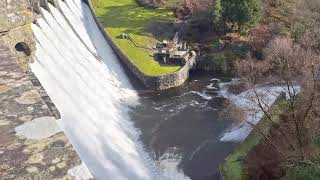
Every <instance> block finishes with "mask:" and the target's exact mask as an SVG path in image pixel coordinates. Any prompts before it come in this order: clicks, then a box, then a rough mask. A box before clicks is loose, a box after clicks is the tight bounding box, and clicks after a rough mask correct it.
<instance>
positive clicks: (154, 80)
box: [86, 0, 197, 90]
mask: <svg viewBox="0 0 320 180" xmlns="http://www.w3.org/2000/svg"><path fill="white" fill-rule="evenodd" d="M86 3H87V4H88V5H89V7H90V9H91V12H92V14H93V15H94V19H95V21H96V23H97V25H98V27H99V29H100V31H101V32H102V33H103V34H104V36H105V38H106V39H107V41H108V42H109V44H110V46H111V47H112V49H113V50H114V52H115V53H116V55H117V56H118V58H119V59H120V61H121V62H122V64H124V65H125V66H126V67H127V68H128V69H129V70H130V71H131V72H132V73H133V74H134V75H135V76H136V77H137V78H138V79H139V80H140V81H141V82H142V83H143V84H144V85H145V87H147V88H148V89H154V90H165V89H170V88H173V87H178V86H180V85H182V84H183V83H184V82H185V81H186V80H187V79H188V78H189V72H190V70H191V69H192V68H193V66H194V65H195V63H196V58H197V56H196V53H195V52H192V55H191V57H190V59H189V60H188V61H187V63H186V64H185V65H183V66H182V67H181V68H180V69H179V70H178V71H176V72H173V73H170V74H165V75H161V76H150V75H147V74H144V73H143V72H142V71H141V70H140V69H139V68H138V67H137V65H136V64H134V63H133V61H132V60H130V58H129V57H128V56H127V55H126V54H125V53H124V52H123V51H122V50H121V48H120V47H119V46H118V45H117V44H116V43H115V42H114V41H113V40H112V38H111V36H110V35H109V34H108V32H107V31H105V30H104V27H103V26H102V24H101V23H100V22H99V20H98V18H97V17H96V16H95V11H94V8H93V6H92V3H91V2H90V0H87V1H86Z"/></svg>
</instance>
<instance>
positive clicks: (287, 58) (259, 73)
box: [235, 37, 320, 162]
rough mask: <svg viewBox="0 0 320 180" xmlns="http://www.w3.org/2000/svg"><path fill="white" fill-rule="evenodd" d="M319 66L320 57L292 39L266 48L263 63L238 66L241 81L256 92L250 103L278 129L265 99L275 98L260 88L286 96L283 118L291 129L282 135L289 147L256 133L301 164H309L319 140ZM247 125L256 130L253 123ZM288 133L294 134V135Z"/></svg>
mask: <svg viewBox="0 0 320 180" xmlns="http://www.w3.org/2000/svg"><path fill="white" fill-rule="evenodd" d="M319 65H320V59H319V56H318V55H317V54H315V53H314V52H313V51H312V50H311V49H306V48H302V47H301V46H299V45H297V44H295V43H294V42H293V41H292V40H291V39H288V38H281V37H277V38H275V39H274V40H273V41H272V42H271V43H270V44H269V46H268V47H267V48H266V51H265V59H264V60H256V59H253V58H250V57H249V58H247V59H245V60H241V61H239V62H237V63H236V65H235V67H236V69H237V72H238V75H239V77H241V80H242V81H244V82H246V83H248V84H249V86H250V88H251V90H252V91H253V96H252V97H250V100H251V101H252V102H254V103H255V104H256V106H257V107H258V109H257V110H258V111H260V112H262V113H263V115H264V117H265V118H266V119H268V121H270V123H272V124H273V125H275V126H279V122H278V121H277V120H276V119H275V116H273V115H272V110H271V107H270V105H269V104H268V103H267V102H266V100H265V99H266V96H269V95H273V94H266V93H259V91H258V90H257V84H261V83H268V84H270V83H272V84H276V85H281V86H282V87H283V91H284V92H286V95H287V101H288V108H287V109H286V112H285V114H286V116H283V117H282V118H284V117H285V121H286V122H288V123H291V124H292V126H291V125H290V126H289V125H287V124H286V125H287V128H284V129H282V130H281V131H280V132H279V133H281V134H282V138H283V139H284V141H283V142H285V143H286V146H284V145H283V144H281V145H279V144H277V143H274V142H273V141H272V140H271V139H270V138H269V137H268V136H267V135H266V134H264V132H263V130H260V129H257V130H258V131H259V133H261V134H262V135H263V137H264V138H265V139H266V141H267V142H269V143H270V144H271V145H272V146H273V147H274V148H275V149H276V150H277V151H278V152H279V153H280V154H282V155H283V156H285V157H284V158H286V159H290V160H292V158H293V159H296V161H299V162H301V161H305V160H307V159H308V157H309V156H310V155H311V154H310V153H308V152H310V147H311V146H312V141H313V140H314V139H315V138H317V137H318V136H319V132H317V129H316V128H318V127H319V117H320V114H319V113H318V111H317V108H319V106H320V95H319V93H320V85H319V84H320V82H319V80H318V79H317V78H318V77H317V76H318V74H319ZM300 90H301V91H300ZM267 93H268V92H267ZM270 93H272V92H270ZM248 123H249V124H251V125H252V126H255V124H253V123H251V122H248ZM289 132H292V133H291V134H292V135H290V133H289ZM284 147H285V148H284ZM288 151H291V152H292V153H288ZM306 151H307V152H306ZM289 156H295V157H289Z"/></svg>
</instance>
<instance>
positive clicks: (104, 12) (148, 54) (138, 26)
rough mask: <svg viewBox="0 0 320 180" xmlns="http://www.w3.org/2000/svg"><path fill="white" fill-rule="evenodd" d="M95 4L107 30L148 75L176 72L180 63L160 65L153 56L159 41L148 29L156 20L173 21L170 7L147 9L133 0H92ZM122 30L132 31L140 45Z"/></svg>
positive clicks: (97, 13) (132, 35) (130, 32)
mask: <svg viewBox="0 0 320 180" xmlns="http://www.w3.org/2000/svg"><path fill="white" fill-rule="evenodd" d="M92 4H93V7H94V9H95V12H96V15H97V17H98V19H99V20H100V22H101V23H102V24H103V26H104V27H105V31H106V32H107V33H108V34H109V35H110V36H111V38H112V39H113V41H114V42H115V43H116V44H117V45H118V46H119V47H120V49H121V50H122V51H123V52H124V53H125V54H126V55H127V56H128V57H129V58H130V59H131V60H132V62H133V63H134V64H136V65H137V67H138V68H139V69H140V70H141V71H142V72H143V73H145V74H147V75H151V76H156V75H163V74H167V73H172V72H175V71H177V70H178V69H179V68H180V66H171V65H164V64H160V63H159V62H157V61H155V60H154V59H153V57H152V55H153V51H152V50H150V49H148V48H152V47H153V46H154V45H156V43H157V42H158V40H157V39H156V38H155V37H154V36H152V35H151V34H150V33H148V32H147V29H148V28H149V26H150V25H151V23H153V22H163V21H165V22H167V21H170V20H173V14H172V11H170V10H168V9H146V8H143V7H139V6H138V5H137V4H136V3H135V1H134V0H92ZM121 33H127V34H129V35H130V36H131V37H132V38H133V39H134V40H135V41H136V42H137V43H138V44H140V45H142V46H146V48H138V47H135V46H134V44H133V43H132V42H130V41H128V40H125V39H121V38H120V37H119V36H120V35H121Z"/></svg>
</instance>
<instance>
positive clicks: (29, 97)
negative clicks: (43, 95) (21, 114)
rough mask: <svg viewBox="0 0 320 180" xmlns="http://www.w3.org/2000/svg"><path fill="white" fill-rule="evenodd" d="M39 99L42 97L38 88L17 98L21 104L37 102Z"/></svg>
mask: <svg viewBox="0 0 320 180" xmlns="http://www.w3.org/2000/svg"><path fill="white" fill-rule="evenodd" d="M39 100H40V97H39V94H38V92H37V91H36V90H31V91H27V92H24V93H23V94H22V96H21V97H19V98H16V99H15V101H16V102H17V103H19V104H35V103H36V102H37V101H39Z"/></svg>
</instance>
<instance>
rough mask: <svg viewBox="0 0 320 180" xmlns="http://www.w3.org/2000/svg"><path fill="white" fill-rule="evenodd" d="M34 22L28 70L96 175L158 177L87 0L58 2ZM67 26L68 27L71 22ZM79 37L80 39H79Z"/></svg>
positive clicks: (117, 179) (132, 98) (128, 92)
mask: <svg viewBox="0 0 320 180" xmlns="http://www.w3.org/2000/svg"><path fill="white" fill-rule="evenodd" d="M59 5H60V7H61V10H58V9H56V8H55V7H53V6H51V5H49V6H50V11H51V13H49V12H48V11H46V10H44V9H42V10H43V13H44V14H43V15H44V17H43V18H41V19H39V20H38V21H37V24H33V25H32V30H33V32H34V34H35V38H36V42H37V51H36V61H35V62H34V63H33V64H31V69H32V71H33V72H34V73H35V75H36V76H37V77H38V79H39V80H40V82H41V83H42V85H43V87H44V88H45V89H46V91H47V93H48V95H49V96H50V97H51V99H52V101H53V102H54V103H55V105H56V106H57V108H58V109H59V111H60V113H61V120H60V121H59V125H60V126H61V127H62V128H63V130H64V132H65V133H66V135H67V136H68V138H69V139H70V142H71V143H72V144H73V146H74V147H75V149H76V151H77V153H78V154H79V156H80V158H81V159H82V160H83V161H84V163H85V164H86V165H87V166H88V168H89V169H90V171H91V172H92V174H93V175H94V176H95V178H97V179H112V180H125V179H139V180H140V179H141V180H149V179H159V177H156V174H157V173H156V170H155V165H154V164H155V163H154V162H153V160H151V158H149V155H148V153H146V152H145V151H144V148H143V146H142V144H141V143H140V142H139V131H138V130H137V129H136V128H135V127H134V126H133V123H132V122H131V121H130V118H129V115H128V111H129V109H128V106H132V105H135V104H137V103H139V99H138V96H137V94H136V92H135V91H134V90H133V88H132V86H131V84H130V82H129V80H128V78H127V76H126V74H125V73H124V71H123V69H122V68H121V66H120V64H119V63H118V60H117V58H116V56H115V55H114V53H113V52H112V50H111V48H110V47H109V45H108V43H107V42H106V41H105V39H104V37H103V36H102V34H101V32H100V31H99V30H98V27H97V25H96V24H95V22H94V20H93V17H92V15H91V13H90V9H89V8H88V7H87V5H85V4H82V3H81V2H80V1H79V2H74V1H72V0H66V2H62V1H59ZM70 25H71V26H70ZM80 38H81V39H80Z"/></svg>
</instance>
